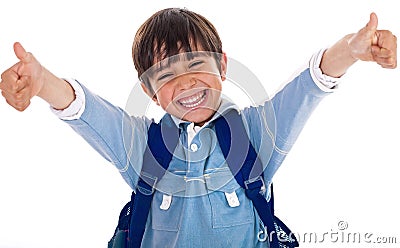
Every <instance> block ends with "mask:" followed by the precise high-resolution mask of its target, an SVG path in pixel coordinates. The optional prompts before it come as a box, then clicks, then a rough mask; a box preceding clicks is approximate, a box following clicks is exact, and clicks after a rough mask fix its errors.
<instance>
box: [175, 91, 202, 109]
mask: <svg viewBox="0 0 400 248" xmlns="http://www.w3.org/2000/svg"><path fill="white" fill-rule="evenodd" d="M206 96H207V90H202V91H200V92H198V93H196V94H194V95H191V96H188V97H185V98H182V99H179V100H178V103H179V104H180V105H181V106H183V107H185V108H194V107H197V106H199V105H200V104H201V103H202V102H204V100H205V99H206Z"/></svg>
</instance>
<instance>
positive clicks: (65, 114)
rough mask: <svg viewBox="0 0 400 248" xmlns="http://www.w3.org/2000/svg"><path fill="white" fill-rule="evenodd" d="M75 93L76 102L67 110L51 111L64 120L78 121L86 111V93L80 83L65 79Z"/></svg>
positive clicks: (52, 109) (51, 108)
mask: <svg viewBox="0 0 400 248" xmlns="http://www.w3.org/2000/svg"><path fill="white" fill-rule="evenodd" d="M64 80H65V81H67V82H68V83H69V84H70V85H71V87H72V88H73V89H74V92H75V100H74V101H73V102H72V103H71V104H70V105H69V106H68V107H67V108H65V109H62V110H58V109H54V108H53V107H50V110H51V111H52V112H53V113H54V114H55V115H56V116H57V117H58V118H60V119H62V120H77V119H79V118H80V117H81V115H82V113H83V112H84V111H85V93H84V91H83V89H82V87H81V86H80V85H79V83H78V82H77V81H76V80H74V79H64Z"/></svg>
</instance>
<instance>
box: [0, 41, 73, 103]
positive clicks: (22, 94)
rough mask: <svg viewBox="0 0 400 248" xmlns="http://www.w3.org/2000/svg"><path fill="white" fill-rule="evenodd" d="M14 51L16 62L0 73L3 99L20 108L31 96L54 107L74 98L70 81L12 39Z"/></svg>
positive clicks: (28, 101) (0, 88) (69, 101)
mask: <svg viewBox="0 0 400 248" xmlns="http://www.w3.org/2000/svg"><path fill="white" fill-rule="evenodd" d="M14 52H15V55H16V56H17V58H18V59H19V62H18V63H16V64H15V65H13V66H12V67H10V68H9V69H8V70H6V71H4V72H3V73H2V74H1V82H0V90H1V91H2V95H3V96H4V98H5V99H6V101H7V103H8V104H10V105H11V106H12V107H14V108H15V109H17V110H19V111H24V110H25V109H26V108H27V107H28V106H29V104H30V100H31V99H32V97H34V96H36V95H37V96H39V97H40V98H42V99H43V100H45V101H47V102H48V103H49V104H50V105H51V106H52V107H53V108H55V109H65V108H66V107H68V106H69V105H70V104H71V102H72V101H73V100H74V99H75V93H74V91H73V89H72V88H71V85H70V84H69V83H67V82H66V81H64V80H62V79H60V78H58V77H56V76H55V75H54V74H52V73H51V72H50V71H48V70H47V69H46V68H44V67H43V66H42V65H41V64H40V63H39V61H37V60H36V58H35V57H34V56H33V55H32V54H31V53H29V52H26V51H25V49H24V47H23V46H22V45H21V44H20V43H18V42H16V43H15V44H14Z"/></svg>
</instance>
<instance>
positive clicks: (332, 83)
mask: <svg viewBox="0 0 400 248" xmlns="http://www.w3.org/2000/svg"><path fill="white" fill-rule="evenodd" d="M325 51H326V49H321V50H320V51H318V52H317V53H315V54H314V55H313V56H312V57H311V59H310V72H311V77H312V78H313V80H314V82H315V83H316V84H317V86H318V87H319V88H320V89H321V90H323V91H326V92H332V91H334V89H335V88H336V87H337V85H338V81H339V78H335V77H331V76H328V75H325V74H323V73H322V70H321V68H320V65H321V60H322V56H323V55H324V52H325Z"/></svg>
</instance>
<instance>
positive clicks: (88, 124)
mask: <svg viewBox="0 0 400 248" xmlns="http://www.w3.org/2000/svg"><path fill="white" fill-rule="evenodd" d="M376 28H377V17H376V15H375V14H371V16H370V21H369V22H368V24H367V26H366V27H364V28H362V29H361V30H360V31H359V32H357V33H356V34H350V35H347V36H345V37H344V38H343V39H341V40H340V41H338V42H337V43H336V44H335V45H333V46H332V47H331V48H329V49H327V50H322V51H320V52H318V53H317V54H316V55H314V56H313V57H312V59H311V60H310V66H309V68H306V69H305V70H304V71H303V72H301V73H300V74H299V75H298V76H297V77H296V78H295V79H294V80H293V81H292V82H290V83H289V84H288V85H286V86H285V87H284V88H283V89H282V90H281V91H280V92H278V93H277V94H276V95H275V96H274V98H273V99H272V100H271V101H266V102H265V104H264V105H262V106H259V107H249V108H246V109H244V110H241V111H240V113H241V115H242V116H243V119H244V123H245V124H246V127H247V130H248V134H249V138H250V140H251V142H252V144H253V145H254V146H255V148H256V150H257V151H258V153H259V155H260V157H261V160H262V162H263V165H264V166H265V169H264V178H263V179H264V183H265V185H267V186H269V185H270V184H271V181H272V177H273V175H274V173H275V172H276V170H277V168H278V167H279V166H280V164H281V163H282V161H283V159H284V158H285V155H286V154H287V152H288V151H289V150H290V148H291V146H292V145H293V143H294V141H295V139H296V138H297V136H298V134H299V132H300V131H301V129H302V127H303V126H304V124H305V122H306V120H307V118H308V116H309V115H310V114H311V112H312V110H313V109H314V108H315V107H316V106H317V104H318V103H319V101H320V100H321V99H322V97H323V96H325V95H327V94H328V92H331V91H332V89H333V88H335V86H336V80H337V78H339V77H340V76H342V75H343V74H344V73H345V72H346V70H347V68H349V67H350V66H351V65H352V64H354V63H355V62H356V61H357V60H363V61H375V62H376V63H378V64H380V65H381V66H382V67H385V68H395V67H396V63H397V58H396V37H395V36H394V35H393V34H391V32H389V31H382V30H376ZM14 50H15V54H16V56H17V57H18V59H19V60H20V61H19V62H18V63H17V64H16V65H14V66H12V67H11V68H10V69H8V70H6V71H5V72H4V73H3V74H2V82H1V83H0V89H1V90H2V95H3V96H4V97H5V98H6V101H7V102H8V103H9V104H10V105H11V106H13V107H14V108H16V109H17V110H19V111H23V110H25V109H26V108H27V107H28V106H29V103H30V99H31V98H32V97H33V96H35V95H37V96H39V97H41V98H43V99H44V100H46V101H47V102H48V103H49V104H50V105H51V107H52V108H53V109H54V110H55V112H56V114H57V115H58V116H59V117H60V118H61V119H63V120H65V121H66V123H68V124H69V125H71V127H72V128H74V129H75V130H76V131H77V132H78V133H79V134H80V135H82V136H83V137H84V138H85V139H86V140H87V141H88V142H89V143H90V144H91V145H92V146H93V147H94V148H95V149H96V150H97V151H98V152H99V153H100V154H101V155H103V156H104V157H105V158H106V159H107V160H109V161H110V162H112V163H113V164H114V165H115V166H116V167H117V168H118V169H119V171H120V172H121V174H122V176H123V178H124V179H125V181H126V182H127V183H128V184H129V185H130V186H131V188H132V189H136V184H137V181H138V178H139V176H138V175H139V173H140V170H141V167H142V159H143V153H144V150H145V147H146V139H147V129H148V127H149V125H150V123H151V120H148V119H146V118H141V117H129V116H127V115H126V114H125V113H124V111H123V110H121V109H119V108H117V107H115V106H113V105H111V104H110V103H108V102H107V101H105V100H103V99H102V98H100V97H98V96H96V95H94V94H92V93H91V92H90V91H89V90H88V89H86V88H85V87H84V86H83V85H82V84H80V83H78V82H77V81H75V80H63V79H60V78H58V77H56V76H55V75H53V74H52V73H50V72H49V71H48V70H46V68H44V67H43V66H41V65H40V63H39V62H38V61H37V60H36V59H35V58H34V57H33V55H32V54H30V53H27V52H25V50H24V48H23V47H22V46H21V45H20V44H19V43H16V44H15V45H14ZM201 51H205V52H201ZM214 55H215V56H214ZM133 59H134V62H135V67H136V70H137V71H138V76H139V78H140V79H141V82H142V87H143V90H144V91H145V92H146V93H147V94H148V95H149V97H150V98H151V99H153V100H154V102H156V104H158V105H160V106H161V108H163V109H164V110H165V111H166V112H167V115H165V116H164V118H163V120H162V121H163V122H164V121H165V122H167V121H169V122H170V123H172V124H175V125H176V126H177V127H178V128H179V130H180V137H179V138H180V140H181V142H180V143H179V144H178V146H177V148H176V149H175V151H174V158H173V160H172V161H171V164H170V167H169V169H168V171H169V172H171V173H169V174H167V176H166V177H165V178H163V180H162V181H160V182H159V185H156V187H157V192H156V194H155V196H154V199H153V203H152V209H151V213H150V217H149V220H148V223H147V226H146V232H145V235H144V237H143V242H142V245H143V247H268V242H265V240H263V239H259V237H258V233H259V232H260V231H263V228H262V227H261V225H260V221H259V219H258V217H257V214H256V213H255V212H254V209H253V206H252V204H251V202H250V201H249V199H247V198H246V196H245V194H244V191H243V190H242V189H241V188H240V187H238V185H237V184H236V182H235V181H234V180H232V178H233V175H232V174H230V171H229V170H227V167H226V165H225V163H224V157H223V156H222V154H221V151H220V150H219V149H218V146H217V145H216V144H217V143H216V138H215V135H213V134H212V133H211V132H210V130H211V129H212V128H213V121H214V120H215V119H216V118H217V117H218V116H219V115H221V114H222V113H224V112H225V111H227V110H229V109H237V108H236V107H235V106H234V105H233V104H232V103H230V102H229V101H227V100H222V99H221V89H222V82H223V81H224V80H225V79H226V69H227V63H228V61H227V57H226V55H225V54H224V53H223V49H222V44H221V41H220V39H219V36H218V33H217V32H216V30H215V28H214V27H213V25H212V24H211V23H210V22H209V21H208V20H206V19H205V18H204V17H202V16H200V15H198V14H197V13H193V12H191V11H188V10H185V9H166V10H161V11H159V12H157V13H155V14H154V15H153V16H152V17H150V18H149V19H148V20H147V21H146V22H145V23H144V24H143V25H142V26H141V28H140V29H139V30H138V32H137V35H136V36H135V40H134V44H133ZM269 104H272V105H273V107H274V110H275V116H276V128H275V129H276V132H275V133H276V135H273V137H271V135H269V134H268V133H267V131H268V130H270V126H269V122H270V120H269V119H267V118H266V117H265V116H267V117H268V116H270V115H269V113H268V112H267V110H269V108H268V106H269ZM121 124H122V125H121ZM127 127H129V128H127ZM275 133H274V134H275ZM271 141H273V145H272V146H268V145H266V144H270V143H271ZM268 148H272V149H271V150H270V151H269V150H265V149H268ZM176 182H179V183H177V184H178V186H177V187H174V186H176ZM268 188H269V187H267V189H268ZM266 197H267V198H268V192H267V194H266Z"/></svg>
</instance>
